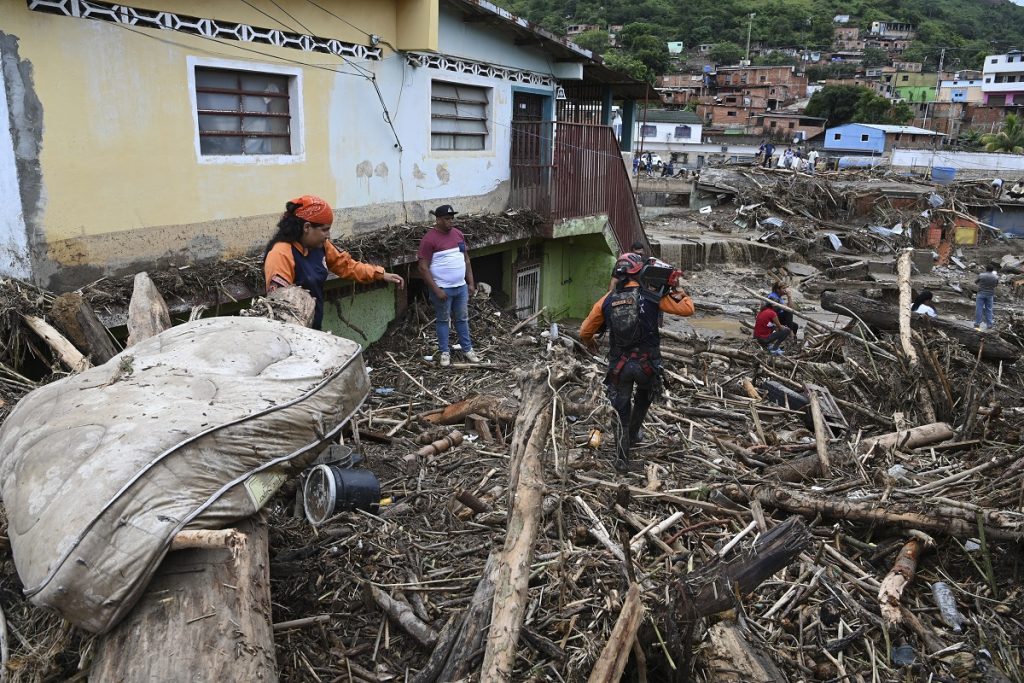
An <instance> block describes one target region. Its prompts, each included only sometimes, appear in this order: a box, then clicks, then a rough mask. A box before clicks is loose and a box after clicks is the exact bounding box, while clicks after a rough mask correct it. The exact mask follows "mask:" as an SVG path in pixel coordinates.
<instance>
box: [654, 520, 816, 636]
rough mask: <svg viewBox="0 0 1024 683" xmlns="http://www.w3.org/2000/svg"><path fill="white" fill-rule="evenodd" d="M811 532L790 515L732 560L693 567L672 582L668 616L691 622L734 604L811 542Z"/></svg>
mask: <svg viewBox="0 0 1024 683" xmlns="http://www.w3.org/2000/svg"><path fill="white" fill-rule="evenodd" d="M811 541H812V539H811V532H810V531H808V529H807V526H806V525H805V524H804V522H803V520H801V519H800V518H799V517H790V518H789V519H787V520H786V521H785V522H783V523H782V524H779V525H778V526H776V527H775V528H773V529H771V530H770V531H769V532H768V533H766V534H764V535H762V536H761V537H760V538H759V539H758V540H757V543H755V544H754V545H753V546H751V547H750V548H748V549H746V550H744V551H741V552H738V553H736V554H735V555H734V556H733V557H732V559H730V560H724V559H721V557H719V558H716V559H714V560H712V561H711V562H709V563H707V564H705V565H704V566H702V567H700V568H698V569H696V570H694V571H693V572H691V573H690V574H688V575H687V576H686V577H684V578H682V579H679V580H678V581H676V582H675V583H674V584H673V587H672V594H673V595H674V596H675V597H674V601H673V602H674V604H673V605H672V607H671V611H670V615H671V616H672V618H673V619H674V621H675V623H676V624H677V625H684V626H685V625H692V624H693V623H694V622H695V621H696V620H697V619H699V618H701V617H706V616H710V615H712V614H717V613H718V612H722V611H724V610H727V609H729V608H730V607H732V606H733V605H735V603H736V599H737V596H739V595H745V594H747V593H749V592H751V591H752V590H754V589H755V588H757V586H758V585H760V584H761V582H762V581H764V580H765V579H767V578H768V577H769V576H771V575H772V574H774V573H775V572H777V571H779V570H780V569H782V568H783V567H785V566H787V565H789V563H790V562H792V561H793V560H794V559H795V558H796V557H797V556H799V555H800V553H801V552H803V551H804V550H805V549H806V548H808V547H810V545H811Z"/></svg>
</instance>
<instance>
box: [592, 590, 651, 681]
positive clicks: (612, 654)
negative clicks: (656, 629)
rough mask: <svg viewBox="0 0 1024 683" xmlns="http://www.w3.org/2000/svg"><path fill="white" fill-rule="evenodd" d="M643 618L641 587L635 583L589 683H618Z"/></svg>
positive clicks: (623, 604)
mask: <svg viewBox="0 0 1024 683" xmlns="http://www.w3.org/2000/svg"><path fill="white" fill-rule="evenodd" d="M643 618H644V605H643V603H642V602H640V586H639V585H638V584H635V583H634V584H633V585H631V586H630V587H629V592H627V593H626V599H625V600H624V601H623V603H622V611H621V612H619V618H618V619H616V620H615V627H614V628H613V629H612V633H611V635H610V636H608V642H607V643H605V644H604V649H603V650H601V656H600V657H598V658H597V662H595V664H594V668H593V669H592V670H591V672H590V678H588V679H587V683H618V680H619V679H620V678H621V677H622V671H623V670H624V669H625V668H626V662H628V661H629V653H630V650H632V649H633V640H634V639H635V638H636V632H637V630H638V629H639V628H640V624H641V622H643Z"/></svg>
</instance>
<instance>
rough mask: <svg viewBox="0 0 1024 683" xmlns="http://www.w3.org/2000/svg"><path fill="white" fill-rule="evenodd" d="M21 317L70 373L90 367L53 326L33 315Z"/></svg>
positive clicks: (87, 361) (79, 352)
mask: <svg viewBox="0 0 1024 683" xmlns="http://www.w3.org/2000/svg"><path fill="white" fill-rule="evenodd" d="M21 317H22V318H23V319H24V320H25V324H26V325H28V326H29V329H31V330H32V331H33V332H35V333H36V334H37V335H38V336H39V338H40V339H42V340H43V341H44V342H46V345H47V346H49V347H50V349H51V350H52V351H53V353H54V354H56V356H57V358H59V359H60V362H61V363H63V364H64V365H66V366H67V367H68V369H70V370H71V372H74V373H78V372H82V371H83V370H86V369H88V368H90V367H92V364H91V363H90V362H89V359H88V358H86V357H85V356H83V355H82V352H81V351H79V350H78V349H76V348H75V345H74V344H72V343H71V342H69V341H68V340H67V339H65V338H64V335H62V334H61V333H60V332H58V331H57V330H56V329H55V328H54V327H53V325H51V324H50V323H48V322H46V321H45V320H43V319H42V318H37V317H35V316H34V315H23V316H21Z"/></svg>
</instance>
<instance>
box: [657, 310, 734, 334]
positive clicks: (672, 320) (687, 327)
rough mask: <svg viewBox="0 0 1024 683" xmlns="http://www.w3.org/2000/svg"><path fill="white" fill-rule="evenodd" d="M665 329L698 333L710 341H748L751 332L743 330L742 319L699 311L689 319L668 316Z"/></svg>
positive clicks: (683, 332)
mask: <svg viewBox="0 0 1024 683" xmlns="http://www.w3.org/2000/svg"><path fill="white" fill-rule="evenodd" d="M665 328H666V329H669V330H672V331H673V332H678V333H680V334H693V333H696V334H697V335H699V336H701V337H705V338H708V339H746V338H747V336H749V332H747V331H746V330H744V329H743V326H742V325H741V323H740V318H738V317H734V316H728V315H713V314H704V313H701V312H699V311H698V312H697V313H696V314H695V315H692V316H690V317H688V318H678V317H676V316H673V315H667V316H665Z"/></svg>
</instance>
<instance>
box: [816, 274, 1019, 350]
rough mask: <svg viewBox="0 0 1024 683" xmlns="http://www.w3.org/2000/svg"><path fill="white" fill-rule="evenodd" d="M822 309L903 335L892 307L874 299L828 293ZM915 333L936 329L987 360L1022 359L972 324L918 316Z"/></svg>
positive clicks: (1010, 347)
mask: <svg viewBox="0 0 1024 683" xmlns="http://www.w3.org/2000/svg"><path fill="white" fill-rule="evenodd" d="M821 307H822V308H824V309H825V310H826V311H831V312H833V313H838V314H840V315H845V316H849V315H850V314H851V313H853V314H855V315H856V316H857V317H858V318H860V319H861V320H863V321H864V322H865V323H867V324H868V325H871V326H872V327H875V328H877V329H879V330H883V331H886V332H899V329H900V326H899V315H898V313H897V311H896V309H895V308H893V307H892V306H891V305H889V304H886V303H883V302H881V301H875V300H874V299H868V298H866V297H863V296H857V295H856V294H847V293H845V292H834V291H830V290H827V291H824V292H822V293H821ZM911 325H912V327H913V328H914V329H917V330H924V329H927V328H929V327H930V328H932V329H934V330H938V331H940V332H943V333H945V334H946V336H948V337H950V338H951V339H954V340H956V341H957V342H959V343H960V344H963V345H964V346H965V347H967V349H968V350H969V351H970V352H971V353H975V354H976V353H978V351H979V350H980V351H981V357H982V358H984V359H986V360H1008V361H1012V360H1016V359H1017V358H1019V357H1020V349H1018V348H1017V347H1015V346H1013V345H1012V344H1010V343H1009V342H1007V341H1006V340H1004V339H1003V338H1002V337H1000V336H999V334H998V333H996V332H992V331H989V332H979V331H977V330H975V329H974V328H973V327H971V326H970V325H968V324H965V323H958V322H953V321H950V320H943V319H942V318H923V317H922V316H914V319H913V320H912V321H911Z"/></svg>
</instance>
